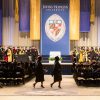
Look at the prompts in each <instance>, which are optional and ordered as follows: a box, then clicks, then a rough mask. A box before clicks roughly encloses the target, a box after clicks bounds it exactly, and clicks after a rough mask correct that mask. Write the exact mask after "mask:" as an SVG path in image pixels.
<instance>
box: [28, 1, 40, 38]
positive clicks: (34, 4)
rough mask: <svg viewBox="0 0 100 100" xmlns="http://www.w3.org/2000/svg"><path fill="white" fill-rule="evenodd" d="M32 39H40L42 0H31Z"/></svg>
mask: <svg viewBox="0 0 100 100" xmlns="http://www.w3.org/2000/svg"><path fill="white" fill-rule="evenodd" d="M30 39H31V40H40V0H30Z"/></svg>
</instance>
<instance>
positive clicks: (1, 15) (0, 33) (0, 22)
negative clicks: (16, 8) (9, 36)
mask: <svg viewBox="0 0 100 100" xmlns="http://www.w3.org/2000/svg"><path fill="white" fill-rule="evenodd" d="M2 13H3V12H2V0H0V45H2V20H3V14H2Z"/></svg>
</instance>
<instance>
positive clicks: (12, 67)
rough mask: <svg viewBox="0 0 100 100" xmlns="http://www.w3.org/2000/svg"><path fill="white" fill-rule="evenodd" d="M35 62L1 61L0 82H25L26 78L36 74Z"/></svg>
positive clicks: (6, 83)
mask: <svg viewBox="0 0 100 100" xmlns="http://www.w3.org/2000/svg"><path fill="white" fill-rule="evenodd" d="M34 68H35V64H34V63H27V62H26V63H22V62H20V63H17V62H12V63H8V62H1V63H0V82H1V83H3V84H5V85H8V84H10V83H13V84H17V83H23V84H24V83H25V79H26V78H31V77H33V76H34Z"/></svg>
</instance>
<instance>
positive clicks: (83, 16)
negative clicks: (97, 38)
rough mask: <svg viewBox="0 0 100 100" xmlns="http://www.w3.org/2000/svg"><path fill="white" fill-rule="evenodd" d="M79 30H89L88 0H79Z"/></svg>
mask: <svg viewBox="0 0 100 100" xmlns="http://www.w3.org/2000/svg"><path fill="white" fill-rule="evenodd" d="M80 5H81V6H80V32H84V33H86V32H90V5H91V4H90V0H80Z"/></svg>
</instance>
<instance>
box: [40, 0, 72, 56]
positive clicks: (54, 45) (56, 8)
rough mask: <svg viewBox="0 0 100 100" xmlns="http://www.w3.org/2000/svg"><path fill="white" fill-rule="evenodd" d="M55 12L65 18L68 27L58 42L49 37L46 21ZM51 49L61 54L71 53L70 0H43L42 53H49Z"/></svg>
mask: <svg viewBox="0 0 100 100" xmlns="http://www.w3.org/2000/svg"><path fill="white" fill-rule="evenodd" d="M53 14H57V15H59V16H60V17H61V18H62V19H63V20H64V22H65V28H66V30H65V34H64V36H63V37H62V38H61V39H60V40H59V41H56V42H54V41H52V40H51V39H50V38H48V36H47V34H46V31H45V24H46V21H47V19H48V18H49V17H50V16H52V15H53ZM51 23H52V21H51ZM47 31H50V30H47ZM50 51H58V52H59V51H60V52H61V55H69V51H70V45H69V0H41V54H42V55H49V54H50Z"/></svg>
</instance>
